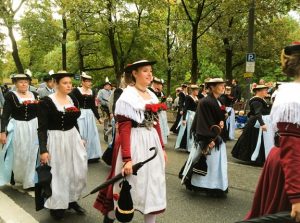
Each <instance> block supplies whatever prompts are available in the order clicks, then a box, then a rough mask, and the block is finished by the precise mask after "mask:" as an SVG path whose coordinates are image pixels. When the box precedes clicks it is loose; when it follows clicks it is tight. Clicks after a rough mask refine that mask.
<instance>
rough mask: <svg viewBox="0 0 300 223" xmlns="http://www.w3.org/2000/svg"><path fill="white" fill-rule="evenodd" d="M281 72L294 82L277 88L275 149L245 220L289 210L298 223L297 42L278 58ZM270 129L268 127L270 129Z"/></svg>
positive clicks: (299, 87)
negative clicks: (292, 78)
mask: <svg viewBox="0 0 300 223" xmlns="http://www.w3.org/2000/svg"><path fill="white" fill-rule="evenodd" d="M281 63H282V71H283V72H284V73H285V74H286V75H288V76H289V77H294V83H285V84H282V85H281V86H279V90H278V93H277V95H276V99H275V101H274V104H273V106H272V111H271V115H270V116H271V121H272V123H271V124H272V125H271V126H272V127H273V128H274V130H275V131H278V134H277V135H278V136H279V137H278V138H277V139H278V140H276V141H277V143H276V144H277V146H278V147H274V148H273V149H272V150H271V152H270V154H269V156H268V158H267V160H266V163H265V165H264V168H263V171H262V174H261V176H260V179H259V182H258V186H257V188H256V192H255V195H254V200H253V205H252V209H251V211H250V212H249V213H248V215H247V217H246V219H250V218H255V217H259V216H262V215H266V214H274V213H277V212H282V211H291V216H292V217H293V218H295V220H296V222H300V172H299V169H300V158H299V157H300V148H299V147H300V127H299V126H300V112H299V111H300V97H299V96H300V95H299V94H300V43H299V42H298V43H295V44H293V45H290V46H287V47H285V48H284V50H283V51H282V55H281ZM271 126H270V128H271Z"/></svg>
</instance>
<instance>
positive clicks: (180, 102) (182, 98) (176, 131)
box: [170, 92, 186, 134]
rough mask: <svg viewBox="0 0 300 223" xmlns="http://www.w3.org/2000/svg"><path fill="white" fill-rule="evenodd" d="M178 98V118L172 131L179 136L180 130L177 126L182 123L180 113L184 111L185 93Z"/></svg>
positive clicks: (181, 93)
mask: <svg viewBox="0 0 300 223" xmlns="http://www.w3.org/2000/svg"><path fill="white" fill-rule="evenodd" d="M178 97H179V101H178V110H177V116H176V120H175V122H174V124H173V125H172V127H171V129H170V130H171V131H172V132H173V133H175V134H177V133H178V131H179V128H177V126H178V124H179V122H180V119H181V114H180V112H181V111H183V108H184V102H185V97H186V95H185V94H184V93H183V92H180V93H179V95H178Z"/></svg>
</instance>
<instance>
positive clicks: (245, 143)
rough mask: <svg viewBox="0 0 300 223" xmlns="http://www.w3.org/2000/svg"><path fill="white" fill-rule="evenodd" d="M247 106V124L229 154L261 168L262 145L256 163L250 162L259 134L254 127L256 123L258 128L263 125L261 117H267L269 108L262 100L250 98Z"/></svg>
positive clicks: (262, 162)
mask: <svg viewBox="0 0 300 223" xmlns="http://www.w3.org/2000/svg"><path fill="white" fill-rule="evenodd" d="M249 106H250V112H249V113H248V118H249V120H248V123H247V124H246V126H245V128H244V130H243V133H242V135H241V136H240V138H239V139H238V141H237V142H236V144H235V145H234V147H233V149H232V152H231V153H232V156H233V157H234V158H236V159H239V160H242V161H247V162H251V163H253V164H255V165H259V166H262V165H263V164H264V162H265V148H264V144H263V143H261V146H260V151H259V155H258V157H257V159H256V161H251V156H252V154H253V152H254V150H255V147H256V144H257V140H258V134H259V128H255V127H254V125H255V123H256V121H258V122H259V124H260V126H263V125H264V124H265V123H264V121H263V119H262V116H263V115H269V114H270V111H271V107H270V105H269V104H268V103H267V102H266V101H265V100H264V99H262V98H259V97H253V98H251V99H250V101H249ZM262 137H263V136H262ZM262 140H263V139H262ZM262 142H263V141H262Z"/></svg>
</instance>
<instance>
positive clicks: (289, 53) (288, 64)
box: [281, 42, 300, 77]
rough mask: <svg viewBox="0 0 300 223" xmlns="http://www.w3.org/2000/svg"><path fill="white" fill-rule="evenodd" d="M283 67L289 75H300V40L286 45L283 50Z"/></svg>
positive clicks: (284, 71)
mask: <svg viewBox="0 0 300 223" xmlns="http://www.w3.org/2000/svg"><path fill="white" fill-rule="evenodd" d="M281 67H282V71H283V73H285V74H286V75H287V76H289V77H295V76H299V75H300V42H294V43H293V44H292V45H290V46H286V47H285V48H284V49H283V50H282V52H281Z"/></svg>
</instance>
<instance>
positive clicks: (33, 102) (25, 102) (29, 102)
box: [22, 100, 39, 106]
mask: <svg viewBox="0 0 300 223" xmlns="http://www.w3.org/2000/svg"><path fill="white" fill-rule="evenodd" d="M38 103H39V101H38V100H26V101H23V103H22V104H23V105H26V106H27V105H29V104H38Z"/></svg>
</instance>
